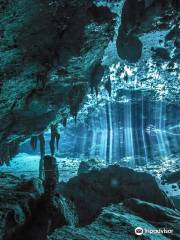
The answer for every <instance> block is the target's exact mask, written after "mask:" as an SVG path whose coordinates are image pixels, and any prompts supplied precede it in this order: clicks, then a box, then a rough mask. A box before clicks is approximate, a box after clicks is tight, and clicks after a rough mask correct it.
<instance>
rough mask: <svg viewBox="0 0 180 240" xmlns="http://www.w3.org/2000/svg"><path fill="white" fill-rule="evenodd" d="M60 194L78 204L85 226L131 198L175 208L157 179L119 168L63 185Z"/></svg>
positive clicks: (76, 178)
mask: <svg viewBox="0 0 180 240" xmlns="http://www.w3.org/2000/svg"><path fill="white" fill-rule="evenodd" d="M60 191H61V192H62V194H63V195H64V196H65V197H66V198H67V199H70V200H71V201H72V202H73V203H74V204H75V206H76V208H77V213H78V216H79V223H80V224H81V225H85V224H88V223H90V222H92V220H93V219H94V218H95V217H96V216H97V215H98V214H99V212H100V211H101V209H102V208H103V207H105V206H107V205H108V204H110V203H119V202H121V201H123V200H125V199H129V198H139V199H141V200H144V201H148V202H152V203H155V204H159V205H162V206H165V207H169V208H174V205H173V203H172V202H171V201H170V200H169V199H168V197H167V196H166V194H165V193H164V192H162V191H161V190H160V189H159V187H158V184H157V183H156V180H155V178H154V177H152V176H151V175H150V174H147V173H140V172H136V171H133V170H132V169H129V168H121V167H119V166H109V167H108V168H104V169H101V170H96V171H95V170H93V171H91V172H89V173H85V174H80V175H79V176H77V177H74V178H72V179H70V180H69V182H67V183H64V184H61V185H60Z"/></svg>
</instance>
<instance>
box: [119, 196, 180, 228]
mask: <svg viewBox="0 0 180 240" xmlns="http://www.w3.org/2000/svg"><path fill="white" fill-rule="evenodd" d="M123 204H124V206H126V207H127V208H129V209H130V210H132V211H133V212H135V213H136V214H137V215H138V216H140V217H142V218H143V219H146V220H147V221H148V220H149V221H153V222H161V221H168V222H169V223H170V222H173V221H175V222H177V223H178V222H179V221H180V212H179V211H176V210H173V209H170V208H167V207H163V206H160V205H157V204H154V203H150V202H145V201H142V200H139V199H135V198H130V199H127V200H125V201H124V202H123Z"/></svg>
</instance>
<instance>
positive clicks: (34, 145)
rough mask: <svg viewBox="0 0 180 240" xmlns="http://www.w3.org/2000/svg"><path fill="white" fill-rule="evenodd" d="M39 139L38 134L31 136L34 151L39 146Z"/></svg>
mask: <svg viewBox="0 0 180 240" xmlns="http://www.w3.org/2000/svg"><path fill="white" fill-rule="evenodd" d="M37 140H38V139H37V136H32V137H31V141H30V144H31V147H32V149H33V151H35V150H36V148H37Z"/></svg>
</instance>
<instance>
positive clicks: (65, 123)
mask: <svg viewBox="0 0 180 240" xmlns="http://www.w3.org/2000/svg"><path fill="white" fill-rule="evenodd" d="M63 126H64V127H66V126H67V118H66V117H65V118H63Z"/></svg>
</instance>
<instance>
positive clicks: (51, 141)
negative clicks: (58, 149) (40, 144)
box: [49, 124, 56, 156]
mask: <svg viewBox="0 0 180 240" xmlns="http://www.w3.org/2000/svg"><path fill="white" fill-rule="evenodd" d="M55 140H56V129H55V126H54V125H53V124H52V125H51V140H50V141H49V146H50V150H51V155H52V156H53V155H54V153H55Z"/></svg>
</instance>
